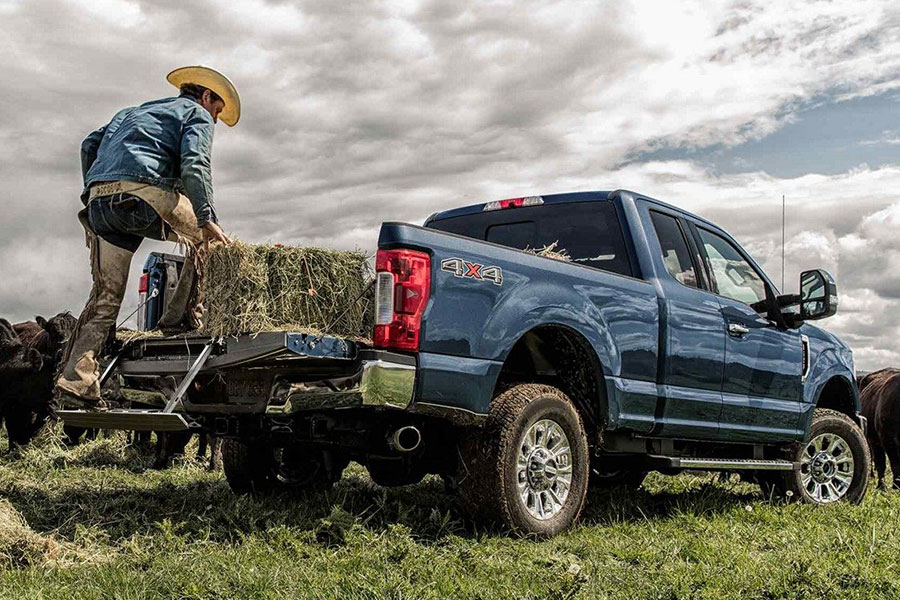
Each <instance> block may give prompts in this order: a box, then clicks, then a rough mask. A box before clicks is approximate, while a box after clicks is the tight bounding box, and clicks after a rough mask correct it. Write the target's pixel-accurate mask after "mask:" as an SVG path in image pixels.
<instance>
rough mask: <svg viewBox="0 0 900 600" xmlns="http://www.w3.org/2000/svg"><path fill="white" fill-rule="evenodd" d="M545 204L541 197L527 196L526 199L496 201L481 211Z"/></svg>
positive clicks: (486, 205)
mask: <svg viewBox="0 0 900 600" xmlns="http://www.w3.org/2000/svg"><path fill="white" fill-rule="evenodd" d="M543 203H544V199H543V198H541V197H540V196H526V197H525V198H507V199H506V200H495V201H493V202H488V203H487V204H485V205H484V208H483V209H481V211H482V212H488V211H492V210H505V209H507V208H522V207H524V206H540V205H541V204H543Z"/></svg>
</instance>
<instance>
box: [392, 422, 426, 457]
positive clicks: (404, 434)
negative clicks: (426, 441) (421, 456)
mask: <svg viewBox="0 0 900 600" xmlns="http://www.w3.org/2000/svg"><path fill="white" fill-rule="evenodd" d="M421 443H422V432H421V431H419V428H418V427H414V426H413V425H407V426H405V427H401V428H400V429H398V430H396V431H394V433H392V434H390V436H389V437H388V444H389V445H390V446H391V448H393V449H394V450H396V451H397V452H412V451H413V450H415V449H416V448H418V447H419V444H421Z"/></svg>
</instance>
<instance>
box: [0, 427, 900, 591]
mask: <svg viewBox="0 0 900 600" xmlns="http://www.w3.org/2000/svg"><path fill="white" fill-rule="evenodd" d="M0 444H2V445H3V446H4V448H5V442H0ZM149 462H150V460H149V458H147V457H146V456H144V455H142V454H140V453H138V452H137V450H136V449H134V448H132V447H128V446H126V444H125V442H124V438H123V437H115V438H112V439H103V440H99V441H96V442H91V443H88V444H85V445H82V446H79V447H78V448H75V449H65V448H63V447H61V446H59V445H58V444H57V443H55V442H54V441H53V440H45V441H43V443H42V444H41V445H40V446H39V447H34V448H29V449H28V450H26V451H25V452H23V453H22V454H21V455H19V456H12V455H10V454H8V453H6V454H4V455H3V456H2V457H0V498H2V499H5V500H2V499H0V561H2V562H0V598H16V599H22V600H23V599H26V598H60V599H66V600H69V599H80V598H98V599H99V598H103V599H110V598H129V599H135V600H138V599H140V600H147V599H155V598H342V599H350V598H616V599H626V598H660V599H669V598H673V599H674V598H715V599H720V598H744V599H751V598H759V599H767V598H897V597H900V564H898V563H900V493H890V492H878V491H875V490H874V489H870V492H869V495H868V497H867V498H866V500H865V502H864V503H863V504H862V505H861V506H845V505H836V506H831V507H822V508H814V507H810V506H802V505H794V504H788V505H770V504H767V503H766V502H765V501H764V499H763V498H762V497H761V496H760V492H759V488H758V487H756V486H753V485H749V484H744V483H740V482H738V481H737V480H736V479H733V480H731V481H724V482H721V481H718V480H717V479H716V478H715V477H713V476H711V475H681V476H679V477H674V478H672V477H662V476H658V475H652V476H651V477H650V478H649V479H648V481H647V483H646V484H645V485H644V488H642V489H641V490H640V491H638V492H634V493H631V494H628V493H624V492H614V493H602V492H598V493H591V494H590V495H589V500H588V502H589V504H588V508H587V510H586V511H585V514H584V516H583V519H582V521H581V523H580V525H578V526H577V527H576V528H575V529H573V530H572V531H570V532H568V533H566V534H564V535H560V536H558V537H556V538H554V539H552V540H549V541H544V542H534V541H529V540H522V539H514V538H512V537H509V536H507V535H505V534H504V532H502V531H493V530H484V529H483V528H482V527H480V526H478V525H475V524H472V523H469V522H468V521H467V520H466V519H465V518H464V517H463V516H462V513H461V511H459V510H458V509H457V508H456V505H455V498H454V497H452V496H448V495H446V494H445V493H444V491H443V485H442V483H441V481H440V480H439V479H435V478H429V479H426V480H425V481H424V482H423V483H421V484H419V485H417V486H412V487H408V488H398V489H394V490H385V489H382V488H379V487H377V486H376V485H374V484H373V483H372V482H371V481H370V480H369V479H368V477H367V475H366V473H365V470H364V469H362V468H360V467H359V466H356V465H354V466H352V467H351V468H350V469H348V472H347V473H346V475H345V477H344V479H343V480H342V481H341V482H340V483H339V484H338V485H337V486H336V487H335V488H334V490H333V491H332V492H330V493H329V494H327V495H307V496H288V495H276V496H271V497H267V498H264V499H254V498H246V497H240V498H239V497H235V496H233V495H232V494H231V492H230V491H229V489H228V486H227V485H226V483H225V481H224V478H223V476H222V475H221V473H207V472H206V471H205V470H204V469H203V465H202V464H200V463H199V462H196V461H193V460H190V459H185V460H183V461H180V462H179V463H177V464H176V465H175V467H173V468H172V469H170V470H167V471H163V472H156V471H150V470H147V466H148V464H149ZM13 509H14V510H13ZM14 511H17V512H18V513H19V514H21V516H22V517H24V519H25V520H26V521H27V527H26V526H25V525H23V524H22V523H21V522H20V521H17V520H16V515H15V512H14Z"/></svg>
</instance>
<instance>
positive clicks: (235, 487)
mask: <svg viewBox="0 0 900 600" xmlns="http://www.w3.org/2000/svg"><path fill="white" fill-rule="evenodd" d="M222 469H223V470H224V471H225V479H226V480H227V481H228V485H229V487H231V490H232V491H233V492H234V493H235V494H258V493H262V492H268V491H270V490H271V489H272V488H273V487H274V486H275V482H276V480H275V478H274V477H273V469H274V460H273V456H272V453H271V451H266V449H265V448H263V447H262V445H261V444H259V443H248V442H245V441H243V440H235V439H230V438H226V439H224V440H222Z"/></svg>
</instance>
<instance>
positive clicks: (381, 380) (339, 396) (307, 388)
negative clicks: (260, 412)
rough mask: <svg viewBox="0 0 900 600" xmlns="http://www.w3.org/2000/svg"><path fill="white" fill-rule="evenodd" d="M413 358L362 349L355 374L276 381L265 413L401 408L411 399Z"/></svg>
mask: <svg viewBox="0 0 900 600" xmlns="http://www.w3.org/2000/svg"><path fill="white" fill-rule="evenodd" d="M416 373H417V369H416V359H415V357H413V356H407V355H405V354H396V353H393V352H387V351H383V350H362V351H360V360H359V362H358V366H357V368H356V370H355V372H354V373H352V374H350V375H345V376H340V377H331V378H327V379H320V380H317V381H303V382H288V381H281V382H278V383H277V384H276V385H275V386H274V389H273V390H272V394H271V396H270V398H269V401H268V403H267V405H266V414H267V415H288V414H293V413H296V412H302V411H310V410H321V409H335V408H358V407H364V406H370V407H384V408H394V409H400V410H404V409H407V408H409V406H410V404H412V401H413V395H414V393H415V388H416Z"/></svg>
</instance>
